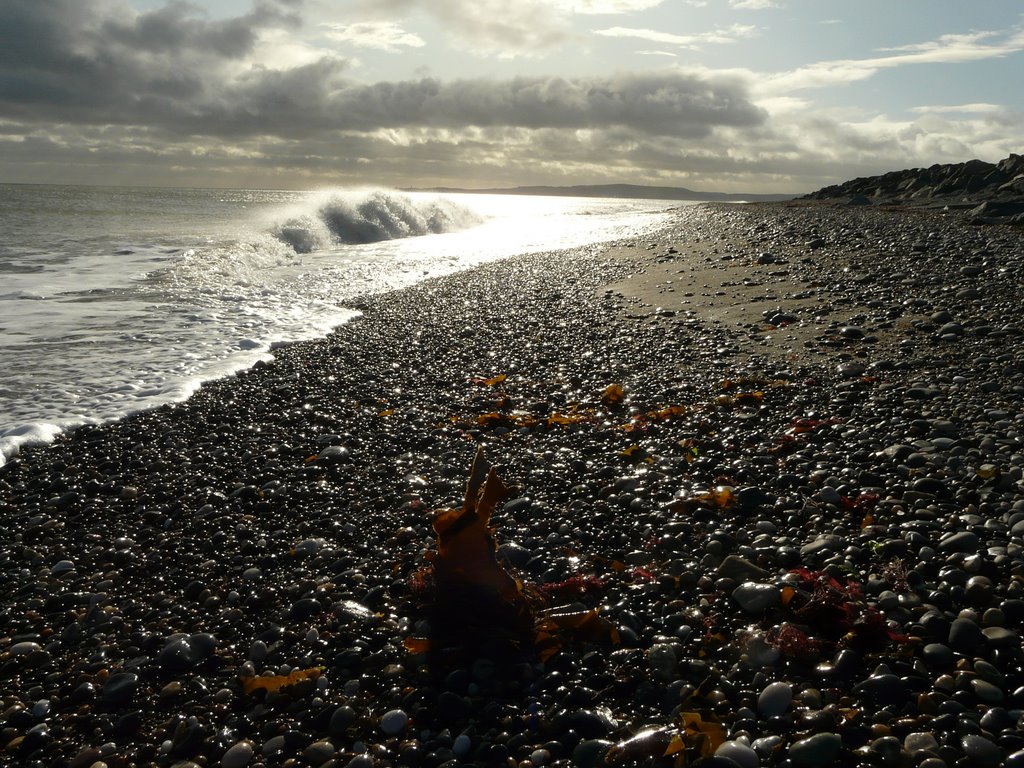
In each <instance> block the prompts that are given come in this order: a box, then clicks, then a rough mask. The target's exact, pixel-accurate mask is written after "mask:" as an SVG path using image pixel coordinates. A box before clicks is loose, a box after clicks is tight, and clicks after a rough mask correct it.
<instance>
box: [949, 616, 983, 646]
mask: <svg viewBox="0 0 1024 768" xmlns="http://www.w3.org/2000/svg"><path fill="white" fill-rule="evenodd" d="M948 642H949V647H950V648H952V649H953V650H954V651H957V652H959V653H969V652H972V651H975V650H977V649H978V648H980V647H981V646H982V645H983V644H984V643H985V635H984V634H982V631H981V627H979V626H978V625H977V624H976V623H975V622H973V621H971V620H970V619H964V618H960V619H955V620H954V621H953V623H952V624H951V625H950V627H949V641H948Z"/></svg>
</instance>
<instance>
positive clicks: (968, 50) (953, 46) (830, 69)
mask: <svg viewBox="0 0 1024 768" xmlns="http://www.w3.org/2000/svg"><path fill="white" fill-rule="evenodd" d="M885 50H887V51H889V52H892V55H890V56H876V57H872V58H866V59H840V60H836V61H821V62H817V63H814V64H810V65H808V66H806V67H800V68H799V69H795V70H791V71H789V72H783V73H780V74H777V75H771V76H769V77H768V78H767V80H766V83H765V89H766V90H768V91H771V92H787V91H792V90H798V89H802V88H825V87H829V86H834V85H842V84H845V83H852V82H857V81H859V80H866V79H868V78H870V77H873V76H874V75H875V74H877V73H878V72H879V71H880V70H883V69H894V68H896V67H903V66H908V65H912V64H957V63H966V62H972V61H982V60H985V59H996V58H1002V57H1004V56H1007V55H1009V54H1011V53H1018V52H1020V51H1024V30H1019V29H1018V30H1014V31H1012V32H1009V33H1002V32H971V33H968V34H957V35H943V36H942V37H940V38H938V39H937V40H931V41H927V42H924V43H914V44H911V45H904V46H899V47H896V48H889V49H885Z"/></svg>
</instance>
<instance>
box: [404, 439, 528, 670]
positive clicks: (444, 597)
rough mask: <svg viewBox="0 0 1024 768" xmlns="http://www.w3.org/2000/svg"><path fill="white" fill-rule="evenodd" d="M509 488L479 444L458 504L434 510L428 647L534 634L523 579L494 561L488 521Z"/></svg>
mask: <svg viewBox="0 0 1024 768" xmlns="http://www.w3.org/2000/svg"><path fill="white" fill-rule="evenodd" d="M508 491H509V489H508V487H507V486H506V485H505V484H504V483H503V482H502V480H501V478H500V477H498V474H497V472H495V470H494V468H493V467H491V466H490V464H489V463H488V462H487V459H486V458H485V457H484V454H483V450H482V449H481V450H478V451H477V454H476V458H475V459H474V461H473V466H472V468H471V469H470V473H469V479H468V481H467V483H466V495H465V498H464V500H463V504H462V508H461V509H442V510H439V511H437V512H436V513H435V514H434V519H433V528H434V533H435V534H436V535H437V548H436V550H433V551H430V552H428V553H427V554H426V559H427V561H428V563H429V567H430V575H431V580H432V585H433V601H432V604H431V607H430V612H431V622H430V624H431V637H430V638H429V640H430V650H439V649H442V648H452V647H466V648H473V647H478V646H480V645H483V644H487V643H489V642H492V641H500V642H502V643H506V644H508V645H509V646H512V647H521V646H523V645H527V644H529V643H530V642H532V640H533V635H534V611H533V606H532V604H531V600H530V597H529V595H528V594H527V592H526V590H525V589H524V587H523V583H522V581H520V580H519V579H518V578H516V577H515V576H513V575H512V574H510V573H509V572H508V571H507V570H505V568H504V567H503V566H502V565H501V564H500V563H499V562H498V559H497V546H496V543H495V540H494V533H493V530H492V529H491V525H490V521H491V515H492V514H493V513H494V509H495V507H496V505H497V504H498V503H499V502H500V501H501V500H502V499H504V498H505V497H506V496H507V495H508ZM417 647H418V648H421V647H423V646H422V644H418V645H417Z"/></svg>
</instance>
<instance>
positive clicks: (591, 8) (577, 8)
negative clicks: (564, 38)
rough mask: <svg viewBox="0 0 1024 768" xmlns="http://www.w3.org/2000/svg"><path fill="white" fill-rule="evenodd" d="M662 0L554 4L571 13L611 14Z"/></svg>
mask: <svg viewBox="0 0 1024 768" xmlns="http://www.w3.org/2000/svg"><path fill="white" fill-rule="evenodd" d="M663 2H665V0H557V1H556V2H555V5H557V6H558V7H559V8H562V9H563V10H565V11H568V12H571V13H580V14H593V15H602V14H606V15H611V14H620V13H637V12H639V11H646V10H648V9H650V8H656V7H657V6H659V5H661V4H662V3H663Z"/></svg>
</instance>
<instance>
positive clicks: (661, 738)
mask: <svg viewBox="0 0 1024 768" xmlns="http://www.w3.org/2000/svg"><path fill="white" fill-rule="evenodd" d="M725 740H726V731H725V727H724V726H723V725H722V723H721V722H720V721H719V720H718V718H717V717H715V715H713V714H711V713H706V712H681V713H680V714H679V724H678V725H677V726H670V727H663V728H648V729H646V730H643V731H641V732H640V733H637V734H636V735H634V736H630V737H629V738H628V739H624V740H623V741H620V742H618V743H617V744H615V745H613V746H612V747H610V748H609V749H608V752H607V753H606V754H605V756H604V764H605V765H607V766H626V765H667V766H673V768H685V766H688V765H692V764H694V763H695V762H696V761H698V760H701V759H702V758H708V757H711V756H712V755H714V754H715V750H717V749H718V748H719V747H720V746H721V745H722V744H723V743H724V742H725Z"/></svg>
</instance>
